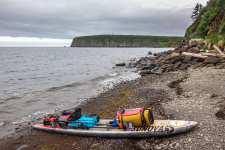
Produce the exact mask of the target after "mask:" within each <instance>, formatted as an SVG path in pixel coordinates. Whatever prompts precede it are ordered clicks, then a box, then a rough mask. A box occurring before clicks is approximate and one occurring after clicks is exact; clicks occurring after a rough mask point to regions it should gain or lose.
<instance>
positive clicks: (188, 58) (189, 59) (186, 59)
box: [183, 56, 192, 64]
mask: <svg viewBox="0 0 225 150" xmlns="http://www.w3.org/2000/svg"><path fill="white" fill-rule="evenodd" d="M191 60H192V56H185V57H184V61H183V62H184V63H185V64H187V63H189V62H190V61H191Z"/></svg>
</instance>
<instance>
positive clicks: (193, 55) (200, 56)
mask: <svg viewBox="0 0 225 150" xmlns="http://www.w3.org/2000/svg"><path fill="white" fill-rule="evenodd" d="M182 55H185V56H192V57H197V58H203V59H205V58H207V57H208V56H203V55H201V54H199V53H188V52H183V53H182Z"/></svg>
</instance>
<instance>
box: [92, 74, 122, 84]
mask: <svg viewBox="0 0 225 150" xmlns="http://www.w3.org/2000/svg"><path fill="white" fill-rule="evenodd" d="M118 75H119V73H117V72H113V73H109V74H105V75H103V76H98V77H96V78H94V79H91V80H90V81H91V82H95V81H99V80H105V79H107V78H110V77H116V76H118Z"/></svg>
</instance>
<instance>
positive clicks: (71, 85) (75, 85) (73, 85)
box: [47, 82, 82, 92]
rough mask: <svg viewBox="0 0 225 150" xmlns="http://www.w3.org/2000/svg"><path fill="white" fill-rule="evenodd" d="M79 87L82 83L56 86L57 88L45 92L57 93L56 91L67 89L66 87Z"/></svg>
mask: <svg viewBox="0 0 225 150" xmlns="http://www.w3.org/2000/svg"><path fill="white" fill-rule="evenodd" d="M79 85H82V83H80V82H75V83H71V84H68V85H63V86H57V87H51V88H49V89H48V90H47V91H48V92H54V91H58V90H61V89H64V88H68V87H77V86H79Z"/></svg>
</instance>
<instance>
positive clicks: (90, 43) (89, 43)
mask: <svg viewBox="0 0 225 150" xmlns="http://www.w3.org/2000/svg"><path fill="white" fill-rule="evenodd" d="M71 46H72V47H143V46H142V45H141V43H137V42H134V43H128V42H125V41H123V42H118V41H106V42H101V41H97V40H84V39H83V40H79V39H74V42H73V43H72V45H71ZM149 47H159V45H157V44H155V45H149Z"/></svg>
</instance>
